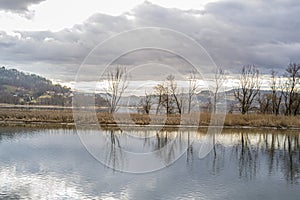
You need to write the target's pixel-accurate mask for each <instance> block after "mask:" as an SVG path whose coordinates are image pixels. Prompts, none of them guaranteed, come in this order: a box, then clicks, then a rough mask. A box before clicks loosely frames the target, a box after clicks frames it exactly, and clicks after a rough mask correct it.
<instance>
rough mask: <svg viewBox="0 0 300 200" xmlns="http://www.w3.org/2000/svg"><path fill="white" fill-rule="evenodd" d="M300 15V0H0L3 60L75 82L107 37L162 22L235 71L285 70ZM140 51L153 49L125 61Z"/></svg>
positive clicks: (293, 53)
mask: <svg viewBox="0 0 300 200" xmlns="http://www.w3.org/2000/svg"><path fill="white" fill-rule="evenodd" d="M299 18H300V3H299V1H298V0H272V1H264V0H251V1H250V0H249V1H243V0H213V1H212V0H202V1H199V0H185V1H183V0H150V1H142V0H126V1H119V0H118V1H117V0H110V1H102V0H84V1H83V0H78V1H77V0H76V1H74V0H0V52H1V53H0V64H1V65H3V66H7V67H10V68H17V69H21V70H24V71H28V72H33V73H38V74H40V75H43V76H46V77H48V78H51V79H52V80H60V81H63V82H64V81H72V80H73V79H74V77H75V74H76V72H77V70H78V69H79V66H80V65H81V63H82V62H83V61H84V59H85V58H86V56H87V55H88V54H89V53H90V51H91V50H92V49H93V48H94V47H95V46H96V45H98V44H99V43H101V42H103V41H105V40H107V39H108V38H109V37H112V36H114V35H116V34H119V33H122V32H123V31H128V30H132V29H135V28H140V27H163V28H169V29H173V30H175V31H179V32H182V33H184V34H186V35H187V36H189V37H191V38H193V39H195V40H196V41H197V42H198V43H199V44H201V45H202V46H203V47H204V49H205V50H206V51H207V52H208V53H209V55H210V56H211V57H212V59H213V60H214V62H215V63H216V65H218V66H222V67H223V68H225V69H226V70H227V71H228V72H229V73H232V74H235V73H238V72H239V70H240V68H241V66H242V65H247V64H254V65H256V66H257V67H258V68H259V69H260V71H261V72H262V73H268V72H269V71H270V70H271V69H275V70H277V71H279V72H280V73H282V72H283V71H284V69H285V67H286V66H287V64H288V63H289V62H296V63H300V20H299ZM183 45H184V44H183ZM110 48H111V49H109V50H107V51H108V52H111V51H113V50H114V49H113V48H119V47H118V45H114V46H112V47H110ZM153 55H156V54H153ZM163 57H164V58H168V59H172V56H163ZM136 58H139V59H141V60H143V59H144V60H145V59H147V55H146V54H145V53H144V54H141V53H140V54H136V57H135V56H131V59H125V57H124V58H123V59H120V60H125V61H126V63H125V64H128V65H130V64H135V63H134V60H135V59H136ZM125 61H124V62H125ZM175 63H176V62H175Z"/></svg>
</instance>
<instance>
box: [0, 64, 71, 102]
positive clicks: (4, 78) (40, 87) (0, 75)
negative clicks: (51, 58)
mask: <svg viewBox="0 0 300 200" xmlns="http://www.w3.org/2000/svg"><path fill="white" fill-rule="evenodd" d="M71 96H72V92H71V90H70V88H68V87H65V86H61V85H59V84H53V83H52V82H51V81H50V80H47V79H46V78H43V77H41V76H38V75H35V74H25V73H23V72H20V71H18V70H16V69H6V68H5V67H1V68H0V103H9V104H30V105H61V106H69V105H71V99H72V98H71Z"/></svg>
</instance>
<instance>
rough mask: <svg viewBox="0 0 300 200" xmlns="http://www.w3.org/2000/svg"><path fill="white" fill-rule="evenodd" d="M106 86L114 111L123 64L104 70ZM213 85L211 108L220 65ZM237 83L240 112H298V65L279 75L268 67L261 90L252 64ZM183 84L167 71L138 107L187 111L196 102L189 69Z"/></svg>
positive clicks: (194, 79) (220, 82)
mask: <svg viewBox="0 0 300 200" xmlns="http://www.w3.org/2000/svg"><path fill="white" fill-rule="evenodd" d="M107 80H108V87H107V88H106V89H105V91H106V101H107V102H108V103H109V105H110V108H109V111H110V113H113V112H116V111H117V108H118V104H119V101H120V99H121V97H122V95H123V93H124V91H125V90H126V88H127V86H128V82H127V74H126V68H124V67H122V66H118V67H115V68H113V69H112V70H111V71H109V72H108V74H107ZM213 81H214V87H213V89H212V91H210V99H211V100H210V102H209V105H210V107H211V109H210V110H212V111H213V112H215V111H216V105H217V102H218V100H219V99H218V98H219V95H218V94H219V93H220V92H222V91H220V89H221V88H222V87H223V85H224V83H225V81H226V76H225V72H224V70H223V69H222V68H218V69H217V70H216V72H215V76H214V80H213ZM238 82H239V85H238V87H236V88H234V89H233V95H234V97H235V99H236V102H237V107H238V109H239V111H240V112H241V113H242V114H247V113H249V112H260V113H264V114H275V115H278V114H285V115H297V114H299V113H300V65H299V64H295V63H290V64H289V65H288V67H287V68H286V70H285V73H284V74H283V75H282V76H279V75H278V74H277V73H276V72H275V71H274V70H272V71H271V77H270V79H269V83H268V86H269V88H270V89H268V90H261V85H262V76H261V74H260V72H259V70H258V69H257V68H256V67H255V66H253V65H246V66H243V67H242V70H241V73H240V77H239V79H238ZM186 83H188V84H187V85H186V86H185V87H179V86H178V82H177V81H175V76H173V75H168V76H167V77H166V79H165V80H164V81H163V82H160V83H158V84H157V85H156V86H155V87H154V89H153V92H152V93H147V92H145V95H144V96H143V98H142V99H141V101H140V103H139V105H138V111H139V112H142V113H145V114H149V113H150V111H152V112H154V113H156V114H158V113H162V112H164V113H166V114H175V113H178V114H183V113H190V112H191V111H192V109H193V107H194V106H195V98H196V95H197V93H198V92H199V85H198V79H197V77H196V73H191V74H190V76H189V78H188V82H186Z"/></svg>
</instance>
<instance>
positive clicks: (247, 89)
mask: <svg viewBox="0 0 300 200" xmlns="http://www.w3.org/2000/svg"><path fill="white" fill-rule="evenodd" d="M259 90H260V81H259V71H258V69H256V68H255V67H254V66H253V65H247V66H243V68H242V72H241V75H240V78H239V87H238V88H236V89H235V90H234V96H235V98H236V99H237V100H238V102H239V104H240V111H241V113H242V114H246V113H248V112H249V110H251V109H252V108H253V107H252V106H253V101H254V100H255V97H257V95H258V94H259Z"/></svg>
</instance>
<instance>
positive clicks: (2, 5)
mask: <svg viewBox="0 0 300 200" xmlns="http://www.w3.org/2000/svg"><path fill="white" fill-rule="evenodd" d="M42 1H45V0H0V10H9V11H13V12H26V11H28V7H29V6H31V5H33V4H39V3H41V2H42Z"/></svg>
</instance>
